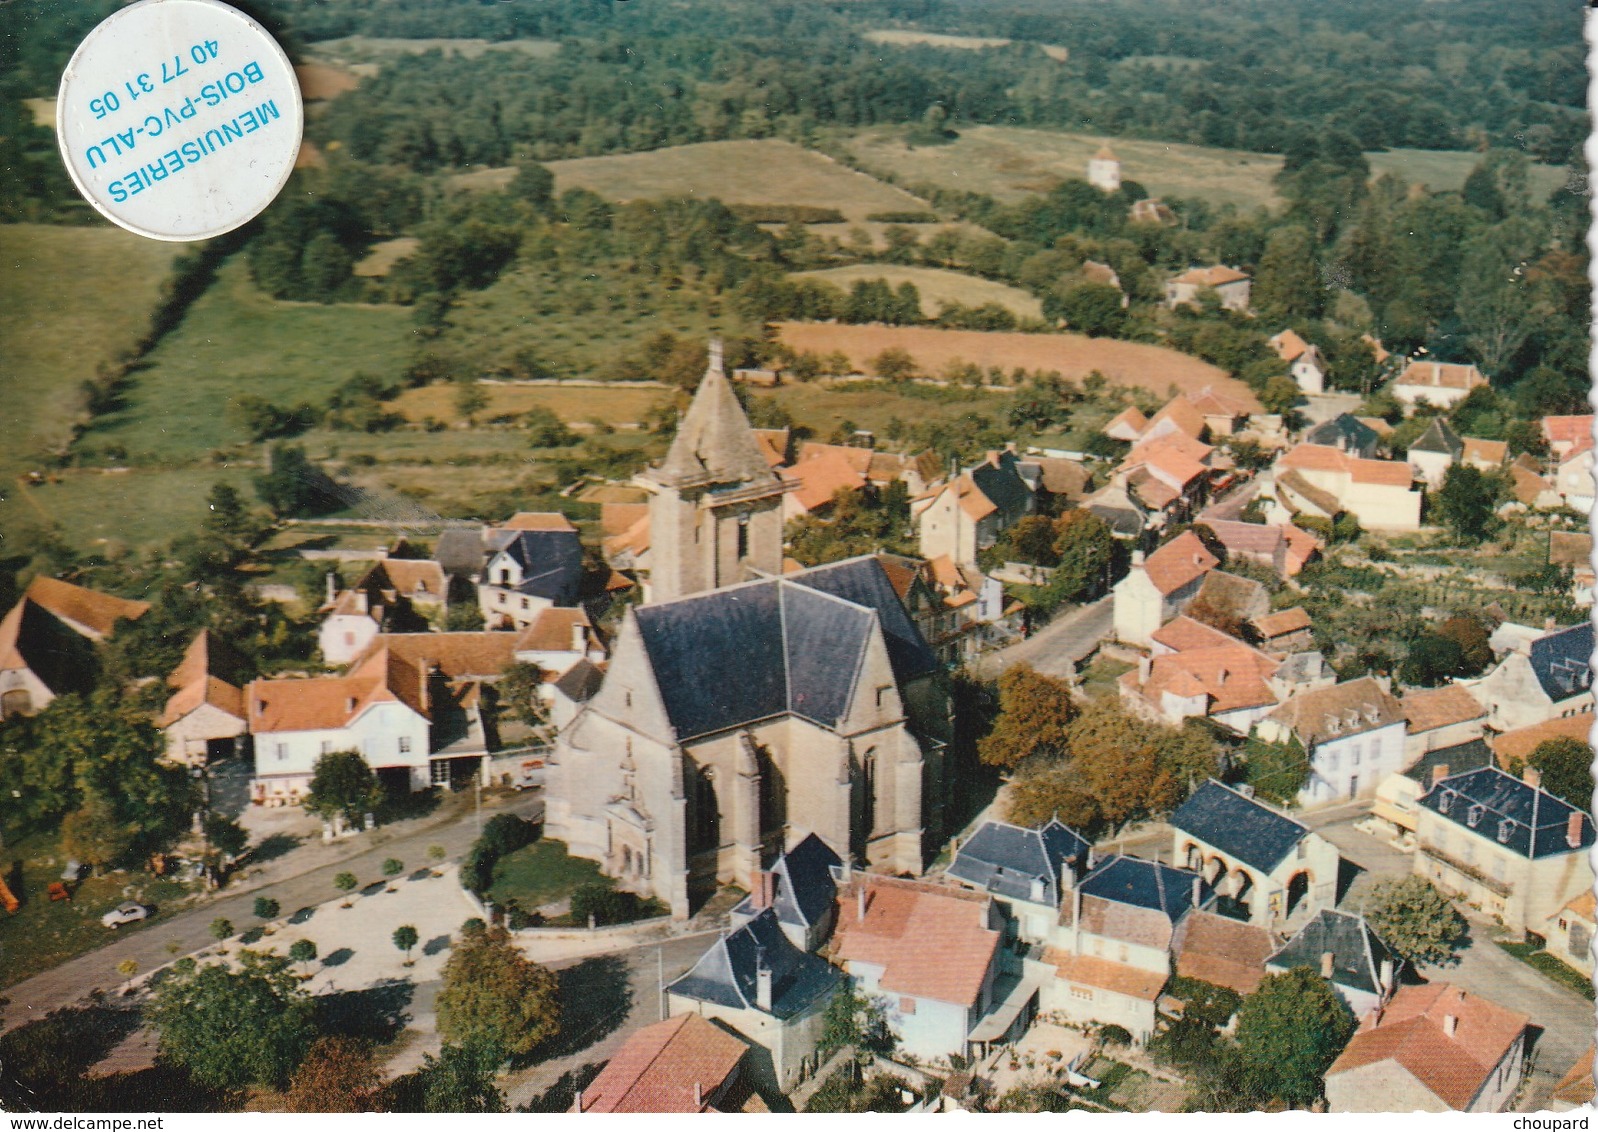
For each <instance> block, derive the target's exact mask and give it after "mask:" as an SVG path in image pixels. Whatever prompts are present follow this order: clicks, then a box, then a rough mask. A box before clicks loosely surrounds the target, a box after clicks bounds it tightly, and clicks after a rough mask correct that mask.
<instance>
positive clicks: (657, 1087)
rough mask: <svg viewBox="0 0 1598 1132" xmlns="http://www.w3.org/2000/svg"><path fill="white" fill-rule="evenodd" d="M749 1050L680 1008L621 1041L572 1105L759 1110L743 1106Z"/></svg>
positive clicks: (596, 1108)
mask: <svg viewBox="0 0 1598 1132" xmlns="http://www.w3.org/2000/svg"><path fill="white" fill-rule="evenodd" d="M748 1054H749V1044H748V1043H747V1042H745V1041H743V1040H742V1039H741V1038H739V1037H738V1036H737V1035H735V1034H732V1033H729V1032H728V1031H727V1030H725V1029H723V1028H722V1027H720V1026H718V1025H716V1024H715V1023H714V1022H710V1021H707V1020H706V1019H704V1018H701V1017H699V1015H697V1014H679V1015H677V1016H676V1017H675V1018H667V1019H666V1020H665V1021H662V1022H656V1023H654V1024H653V1025H650V1026H645V1027H644V1028H643V1029H641V1030H638V1031H636V1032H635V1033H634V1034H633V1035H632V1036H631V1037H629V1038H628V1039H627V1040H626V1041H625V1042H624V1043H622V1047H621V1048H620V1049H618V1050H617V1051H616V1052H615V1053H614V1054H612V1055H611V1058H610V1060H609V1061H608V1062H606V1063H605V1067H604V1068H603V1069H601V1070H600V1071H599V1076H597V1077H595V1078H594V1079H593V1080H592V1081H591V1082H589V1084H588V1085H587V1087H586V1088H584V1089H582V1090H581V1091H579V1092H578V1094H577V1099H576V1100H575V1101H574V1102H573V1104H572V1107H571V1111H572V1112H631V1113H644V1112H661V1113H665V1112H673V1113H675V1112H693V1113H700V1112H738V1111H740V1110H743V1111H760V1109H753V1110H749V1109H745V1108H744V1102H745V1101H746V1100H747V1099H748V1097H749V1089H748V1087H747V1077H748V1074H747V1073H746V1072H745V1071H744V1067H745V1064H746V1060H747V1057H748ZM741 1083H742V1084H744V1087H743V1088H740V1087H739V1086H740V1084H741ZM761 1108H763V1106H761Z"/></svg>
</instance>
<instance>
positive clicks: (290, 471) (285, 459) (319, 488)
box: [255, 444, 337, 518]
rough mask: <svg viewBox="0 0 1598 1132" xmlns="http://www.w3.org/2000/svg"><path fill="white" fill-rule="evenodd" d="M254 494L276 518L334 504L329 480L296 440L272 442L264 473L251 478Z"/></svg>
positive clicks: (310, 511)
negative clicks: (283, 442) (290, 443)
mask: <svg viewBox="0 0 1598 1132" xmlns="http://www.w3.org/2000/svg"><path fill="white" fill-rule="evenodd" d="M255 494H256V495H257V496H259V497H260V500H261V502H262V503H265V504H266V505H267V506H268V507H270V508H271V509H272V513H273V514H274V515H276V516H278V517H279V518H288V517H290V516H294V515H309V514H319V513H321V512H322V511H326V510H329V509H331V508H332V507H333V506H336V505H337V492H336V490H335V489H334V488H333V485H332V482H331V481H330V480H329V479H328V478H327V476H326V475H325V474H323V472H322V470H321V469H320V468H318V467H317V466H316V465H315V464H313V463H312V462H311V460H310V459H309V458H308V457H307V456H306V455H305V449H304V448H302V447H300V446H299V445H297V444H296V445H289V444H274V445H272V448H271V450H270V451H269V452H268V454H267V471H266V474H265V475H262V476H257V477H256V478H255Z"/></svg>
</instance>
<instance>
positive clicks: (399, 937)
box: [393, 924, 421, 967]
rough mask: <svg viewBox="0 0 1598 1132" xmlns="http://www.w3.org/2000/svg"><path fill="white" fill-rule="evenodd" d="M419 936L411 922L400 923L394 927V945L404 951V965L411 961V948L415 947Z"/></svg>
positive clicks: (408, 964)
mask: <svg viewBox="0 0 1598 1132" xmlns="http://www.w3.org/2000/svg"><path fill="white" fill-rule="evenodd" d="M420 939H421V937H420V936H419V935H417V933H416V928H415V927H414V926H412V925H411V924H401V925H400V926H399V927H397V928H395V929H394V935H393V940H394V946H395V947H397V948H399V949H400V950H401V951H403V952H404V953H405V965H406V966H407V967H408V966H410V963H411V948H413V947H415V946H416V944H417V941H418V940H420Z"/></svg>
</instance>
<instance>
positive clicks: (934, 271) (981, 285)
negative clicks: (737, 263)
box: [793, 263, 1043, 318]
mask: <svg viewBox="0 0 1598 1132" xmlns="http://www.w3.org/2000/svg"><path fill="white" fill-rule="evenodd" d="M793 278H795V279H814V280H817V281H819V282H823V283H831V284H832V285H833V286H834V287H838V288H840V289H841V290H844V291H847V290H848V289H849V288H850V287H851V286H852V285H853V284H854V283H855V282H856V281H858V280H862V279H882V280H885V281H886V282H887V283H888V284H889V286H892V287H897V286H899V284H901V283H913V284H915V288H916V290H917V291H919V292H920V294H921V313H922V314H924V315H926V316H927V317H928V318H936V317H937V314H938V311H939V309H940V308H941V307H943V306H944V305H946V304H948V303H963V304H964V305H966V306H968V307H977V306H982V305H983V304H984V303H993V304H994V305H996V306H1001V307H1004V308H1005V309H1006V310H1008V311H1010V312H1011V313H1012V314H1014V315H1015V316H1016V317H1017V318H1042V317H1043V307H1042V304H1041V303H1039V301H1038V299H1037V297H1036V296H1035V295H1031V294H1028V293H1027V292H1026V291H1023V290H1021V289H1020V288H1019V287H1010V286H1006V285H1005V284H1003V283H995V282H994V281H993V280H991V279H983V278H981V277H980V276H976V275H966V274H965V273H964V272H960V271H945V270H943V269H942V268H937V267H908V266H904V265H900V264H892V263H856V264H850V265H849V266H848V267H831V268H826V269H824V270H821V271H801V272H796V273H795V274H794V275H793Z"/></svg>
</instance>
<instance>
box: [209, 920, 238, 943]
mask: <svg viewBox="0 0 1598 1132" xmlns="http://www.w3.org/2000/svg"><path fill="white" fill-rule="evenodd" d="M232 934H233V921H232V920H229V919H227V918H225V917H222V916H218V917H217V918H216V919H214V920H212V921H211V938H212V939H214V940H216V941H217V942H218V943H220V942H221V941H222V940H224V939H227V938H228V936H230V935H232Z"/></svg>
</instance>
